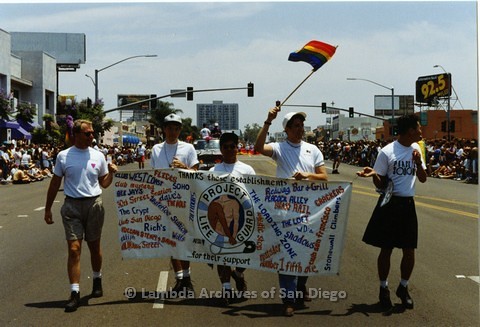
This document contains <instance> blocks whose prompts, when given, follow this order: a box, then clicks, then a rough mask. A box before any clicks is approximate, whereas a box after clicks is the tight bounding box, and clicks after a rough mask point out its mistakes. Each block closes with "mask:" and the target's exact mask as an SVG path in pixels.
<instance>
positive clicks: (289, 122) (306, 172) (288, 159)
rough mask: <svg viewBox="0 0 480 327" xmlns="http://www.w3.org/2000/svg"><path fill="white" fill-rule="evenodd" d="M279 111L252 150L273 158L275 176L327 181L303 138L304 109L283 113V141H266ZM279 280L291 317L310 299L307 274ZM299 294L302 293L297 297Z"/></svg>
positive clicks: (317, 152) (316, 153) (274, 111)
mask: <svg viewBox="0 0 480 327" xmlns="http://www.w3.org/2000/svg"><path fill="white" fill-rule="evenodd" d="M279 111H280V107H279V106H278V105H277V106H276V107H274V108H272V109H270V110H269V112H268V115H267V119H266V120H265V122H264V123H263V127H262V129H261V130H260V132H259V133H258V136H257V140H256V142H255V151H257V152H260V153H261V154H263V155H265V156H268V157H271V158H272V159H273V160H275V161H276V163H277V172H276V176H277V177H279V178H293V179H296V180H305V179H308V180H324V181H326V180H328V176H327V170H326V168H325V162H324V159H323V154H322V152H321V151H320V150H319V149H318V147H317V146H316V145H313V144H310V143H307V142H304V141H303V140H302V139H303V136H304V134H305V129H304V121H305V119H306V117H307V115H306V114H305V113H304V112H289V113H287V114H286V115H285V117H284V119H283V122H282V126H283V129H284V130H285V133H286V134H287V139H286V140H285V141H284V142H279V143H277V142H275V143H269V144H265V139H266V137H267V132H268V128H269V126H270V125H271V124H272V121H273V120H274V119H275V118H276V117H277V114H278V112H279ZM278 280H279V284H280V288H281V289H283V290H284V291H286V292H285V293H286V294H288V295H287V296H286V297H284V298H283V299H282V301H283V303H284V315H285V316H287V317H291V316H293V314H294V311H295V308H294V306H295V305H297V306H298V307H302V306H303V305H304V301H308V300H310V298H309V297H308V296H307V294H308V292H307V286H306V283H307V276H292V275H284V274H279V275H278ZM297 291H298V292H297ZM299 293H301V294H302V295H301V296H296V295H297V294H299Z"/></svg>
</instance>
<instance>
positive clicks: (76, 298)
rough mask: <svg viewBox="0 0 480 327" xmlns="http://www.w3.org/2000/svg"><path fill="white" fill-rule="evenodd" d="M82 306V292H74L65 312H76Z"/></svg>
mask: <svg viewBox="0 0 480 327" xmlns="http://www.w3.org/2000/svg"><path fill="white" fill-rule="evenodd" d="M79 305H80V292H75V291H72V293H71V294H70V300H68V302H67V304H66V305H65V312H74V311H77V308H78V306H79Z"/></svg>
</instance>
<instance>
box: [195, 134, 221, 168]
mask: <svg viewBox="0 0 480 327" xmlns="http://www.w3.org/2000/svg"><path fill="white" fill-rule="evenodd" d="M199 141H200V140H199ZM202 141H204V142H205V143H204V147H203V149H200V148H197V156H198V161H200V166H199V169H200V170H209V169H210V168H211V167H213V166H214V165H215V164H216V163H219V162H222V158H223V157H222V152H220V140H219V139H210V140H202ZM200 143H201V142H200ZM200 147H201V145H200Z"/></svg>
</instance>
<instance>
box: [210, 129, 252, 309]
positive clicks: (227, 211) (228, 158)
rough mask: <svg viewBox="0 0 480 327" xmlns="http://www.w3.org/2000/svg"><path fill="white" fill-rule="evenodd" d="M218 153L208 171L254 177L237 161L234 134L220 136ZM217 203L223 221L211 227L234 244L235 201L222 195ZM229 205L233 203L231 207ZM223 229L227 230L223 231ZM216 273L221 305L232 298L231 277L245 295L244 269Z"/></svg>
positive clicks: (222, 267) (223, 267) (249, 168)
mask: <svg viewBox="0 0 480 327" xmlns="http://www.w3.org/2000/svg"><path fill="white" fill-rule="evenodd" d="M220 151H221V152H222V156H223V160H222V162H221V163H217V164H215V166H213V167H212V168H210V171H213V172H218V173H228V174H231V175H234V176H237V177H241V176H243V175H255V170H254V169H253V168H252V166H249V165H247V164H246V163H243V162H241V161H238V160H237V153H238V136H237V135H236V134H235V133H223V134H222V135H221V136H220ZM218 203H219V204H220V206H219V207H220V210H221V212H220V213H221V214H220V215H219V217H220V219H224V221H223V222H221V221H218V222H217V223H216V226H212V227H213V228H214V229H216V230H217V232H218V233H219V234H220V235H219V236H221V235H223V236H224V237H223V238H224V239H225V240H224V241H226V242H232V241H233V242H235V237H236V232H237V231H238V228H239V226H238V210H236V211H233V210H232V209H233V208H236V206H238V203H236V200H233V199H229V198H228V196H226V195H222V196H221V197H220V198H219V199H218ZM231 203H233V205H232V204H231ZM209 211H210V208H209ZM209 218H210V217H209ZM225 227H229V228H227V230H224V229H225ZM217 272H218V277H219V278H220V282H221V283H222V295H223V296H222V300H223V305H228V304H229V302H230V301H231V300H232V299H233V298H234V297H233V296H232V286H231V284H230V278H231V277H233V279H234V280H235V286H236V288H237V291H239V292H242V293H241V294H245V293H244V292H246V291H247V283H246V281H245V277H244V272H245V268H241V267H236V268H235V270H233V271H232V269H231V268H230V267H229V266H226V265H217ZM228 293H229V294H228Z"/></svg>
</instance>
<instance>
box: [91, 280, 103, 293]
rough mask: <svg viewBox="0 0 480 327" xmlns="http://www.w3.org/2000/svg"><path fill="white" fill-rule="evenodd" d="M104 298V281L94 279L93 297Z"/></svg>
mask: <svg viewBox="0 0 480 327" xmlns="http://www.w3.org/2000/svg"><path fill="white" fill-rule="evenodd" d="M102 296H103V288H102V279H101V278H94V279H93V290H92V297H102Z"/></svg>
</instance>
